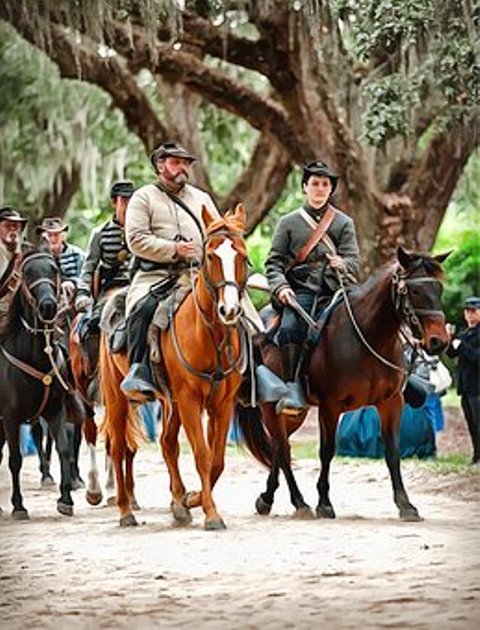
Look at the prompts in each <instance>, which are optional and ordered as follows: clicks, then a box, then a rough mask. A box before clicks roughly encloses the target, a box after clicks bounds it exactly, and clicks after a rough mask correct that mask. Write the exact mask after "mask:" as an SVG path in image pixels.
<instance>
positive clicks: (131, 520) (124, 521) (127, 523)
mask: <svg viewBox="0 0 480 630" xmlns="http://www.w3.org/2000/svg"><path fill="white" fill-rule="evenodd" d="M137 525H138V521H137V519H136V518H135V516H134V515H133V514H127V515H126V516H122V518H121V519H120V527H136V526H137Z"/></svg>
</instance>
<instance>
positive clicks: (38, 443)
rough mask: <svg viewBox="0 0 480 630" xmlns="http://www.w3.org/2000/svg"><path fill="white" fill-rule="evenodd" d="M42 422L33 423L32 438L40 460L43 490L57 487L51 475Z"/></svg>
mask: <svg viewBox="0 0 480 630" xmlns="http://www.w3.org/2000/svg"><path fill="white" fill-rule="evenodd" d="M42 422H43V421H42V420H38V421H37V422H34V423H32V438H33V442H34V444H35V448H36V449H37V453H38V459H39V462H40V473H41V475H42V479H41V482H40V483H41V485H42V488H48V487H51V486H54V485H55V480H54V479H53V477H52V475H51V473H50V462H49V460H48V459H47V455H46V453H45V450H44V448H43V437H44V430H43V425H42Z"/></svg>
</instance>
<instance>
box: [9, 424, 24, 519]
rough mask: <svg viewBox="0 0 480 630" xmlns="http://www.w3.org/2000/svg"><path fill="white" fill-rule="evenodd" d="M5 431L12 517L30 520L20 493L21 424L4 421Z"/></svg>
mask: <svg viewBox="0 0 480 630" xmlns="http://www.w3.org/2000/svg"><path fill="white" fill-rule="evenodd" d="M4 429H5V433H6V438H7V441H8V450H9V456H8V467H9V468H10V475H11V477H12V498H11V501H12V505H13V511H12V516H13V518H14V519H16V520H25V519H28V518H29V516H28V512H27V510H26V509H25V507H24V505H23V498H22V493H21V491H20V469H21V467H22V453H21V452H20V422H16V421H9V420H6V419H4Z"/></svg>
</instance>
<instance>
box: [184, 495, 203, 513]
mask: <svg viewBox="0 0 480 630" xmlns="http://www.w3.org/2000/svg"><path fill="white" fill-rule="evenodd" d="M182 505H183V506H184V507H186V508H187V510H189V509H190V508H192V507H198V506H199V505H200V492H195V491H191V492H185V494H184V495H183V497H182Z"/></svg>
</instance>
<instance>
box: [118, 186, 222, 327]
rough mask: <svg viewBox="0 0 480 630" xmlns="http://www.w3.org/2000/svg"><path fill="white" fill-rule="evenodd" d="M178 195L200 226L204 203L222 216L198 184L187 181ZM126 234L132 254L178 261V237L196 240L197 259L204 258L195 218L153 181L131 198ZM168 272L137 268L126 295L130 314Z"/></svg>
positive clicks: (210, 209)
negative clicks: (176, 245) (176, 247)
mask: <svg viewBox="0 0 480 630" xmlns="http://www.w3.org/2000/svg"><path fill="white" fill-rule="evenodd" d="M178 197H179V198H180V199H181V200H182V201H183V202H184V203H185V204H186V205H187V206H188V207H189V208H190V210H191V211H192V212H193V213H194V214H195V216H196V217H197V219H198V220H199V222H200V224H201V225H203V220H202V206H206V208H207V209H208V210H209V212H210V214H211V215H212V216H215V217H218V216H219V213H218V210H217V208H216V207H215V204H214V202H213V200H212V198H211V197H210V195H208V194H207V193H206V192H204V191H203V190H200V189H199V188H196V187H195V186H192V185H190V184H185V186H184V187H183V188H182V190H181V191H180V193H179V194H178ZM125 236H126V240H127V244H128V247H129V249H130V251H131V252H132V254H134V255H135V256H139V257H140V258H143V259H146V260H150V261H154V262H159V263H172V264H174V263H175V262H178V261H177V259H176V258H175V244H176V241H175V239H177V240H178V239H179V238H183V239H184V240H191V241H192V242H193V243H195V245H196V250H197V256H196V258H197V260H198V262H200V261H201V259H202V251H203V235H202V234H200V232H199V229H198V227H197V225H196V223H195V221H194V220H193V219H192V218H191V217H190V215H189V214H188V213H187V212H186V211H185V210H184V209H183V208H182V207H181V206H179V205H178V204H175V203H174V202H173V201H172V199H171V198H170V197H169V196H168V195H167V194H166V193H164V192H162V191H161V190H159V189H158V188H157V187H156V186H155V185H154V184H147V185H146V186H142V187H141V188H139V189H138V190H137V191H136V192H135V193H134V194H133V196H132V198H131V199H130V201H129V203H128V208H127V215H126V221H125ZM169 274H170V271H169V270H168V269H156V270H153V271H142V270H138V271H137V272H136V274H135V276H134V278H133V280H132V283H131V285H130V288H129V290H128V294H127V316H128V315H129V313H131V310H132V308H133V306H134V305H135V304H136V303H137V302H138V301H139V300H141V299H142V298H143V297H144V296H146V295H147V294H148V292H149V289H150V287H151V286H153V285H154V284H156V283H157V282H159V281H160V280H163V279H165V278H167V277H168V276H169Z"/></svg>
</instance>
